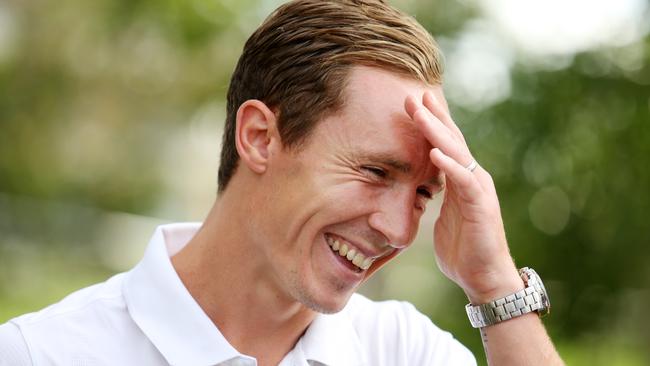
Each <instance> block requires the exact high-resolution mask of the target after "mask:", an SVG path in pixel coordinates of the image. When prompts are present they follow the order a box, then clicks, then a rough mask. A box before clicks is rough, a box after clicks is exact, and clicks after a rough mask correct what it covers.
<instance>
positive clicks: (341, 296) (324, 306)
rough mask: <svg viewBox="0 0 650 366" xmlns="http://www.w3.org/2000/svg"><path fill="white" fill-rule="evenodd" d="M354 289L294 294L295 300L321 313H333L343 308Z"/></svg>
mask: <svg viewBox="0 0 650 366" xmlns="http://www.w3.org/2000/svg"><path fill="white" fill-rule="evenodd" d="M353 293H354V291H344V290H343V289H339V291H336V292H335V293H332V292H321V293H318V294H314V293H311V294H309V293H305V292H302V293H301V294H299V295H298V296H296V298H297V300H298V301H299V302H300V303H302V304H303V305H305V306H306V307H308V308H310V309H311V310H313V311H316V312H319V313H323V314H334V313H338V312H339V311H341V310H343V308H344V307H345V305H347V303H348V301H349V300H350V297H352V294H353Z"/></svg>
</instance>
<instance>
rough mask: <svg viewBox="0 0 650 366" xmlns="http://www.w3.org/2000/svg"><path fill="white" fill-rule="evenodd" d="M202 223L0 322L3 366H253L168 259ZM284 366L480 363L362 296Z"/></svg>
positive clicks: (396, 306)
mask: <svg viewBox="0 0 650 366" xmlns="http://www.w3.org/2000/svg"><path fill="white" fill-rule="evenodd" d="M199 227H200V224H171V225H164V226H161V227H158V228H157V229H156V231H155V233H154V235H153V237H152V239H151V242H150V243H149V246H148V248H147V250H146V253H145V255H144V258H143V259H142V261H141V262H140V263H139V264H138V265H137V266H135V267H134V268H133V269H132V270H131V271H129V272H125V273H121V274H118V275H116V276H114V277H112V278H110V279H109V280H108V281H106V282H104V283H100V284H97V285H93V286H90V287H87V288H85V289H82V290H79V291H77V292H74V293H72V294H71V295H69V296H67V297H66V298H65V299H63V300H62V301H60V302H59V303H57V304H54V305H51V306H49V307H47V308H45V309H43V310H41V311H39V312H36V313H31V314H26V315H23V316H20V317H17V318H14V319H12V320H10V321H9V322H7V323H5V324H3V325H0V365H1V366H9V365H10V366H21V365H34V366H45V365H65V366H68V365H70V366H99V365H137V366H154V365H174V366H185V365H187V366H190V365H191V366H212V365H224V366H226V365H229V366H235V365H241V366H249V365H250V366H253V365H256V364H257V363H256V361H255V359H254V358H253V357H250V356H247V355H244V354H242V353H240V352H238V351H237V350H236V349H235V348H234V347H233V346H232V345H230V343H228V341H227V340H226V339H225V338H224V336H223V335H222V334H221V332H220V331H219V329H218V328H217V327H216V326H215V325H214V324H213V323H212V321H210V319H209V318H208V316H207V315H206V314H205V313H204V312H203V310H202V309H201V308H200V307H199V305H198V304H197V303H196V301H195V300H194V298H192V296H191V295H190V293H189V292H188V291H187V289H186V288H185V286H184V285H183V283H182V282H181V280H180V278H179V277H178V275H177V274H176V271H175V270H174V268H173V266H172V263H171V261H170V256H172V255H174V254H175V253H177V252H178V251H179V250H180V249H181V248H182V247H183V246H184V245H185V244H187V242H188V241H189V240H190V238H192V236H193V235H194V234H195V233H196V231H197V230H198V229H199ZM280 365H281V366H319V365H327V366H360V365H367V366H382V365H386V366H404V365H409V366H410V365H427V366H432V365H454V366H456V365H476V361H475V360H474V357H473V355H472V354H471V353H470V352H469V351H468V350H467V348H465V347H464V346H463V345H461V344H460V343H459V342H458V341H456V340H455V339H454V338H453V337H452V336H451V335H450V334H449V333H447V332H444V331H442V330H440V329H439V328H437V327H436V326H435V325H434V324H433V323H431V321H430V320H429V319H428V318H427V317H426V316H424V315H423V314H421V313H419V312H418V311H417V310H416V309H415V308H414V307H413V306H412V305H411V304H409V303H405V302H398V301H384V302H373V301H370V300H368V299H367V298H365V297H363V296H361V295H358V294H355V295H353V296H352V298H351V299H350V301H349V302H348V304H347V305H346V306H345V308H344V309H343V310H342V311H341V312H339V313H336V314H331V315H325V314H319V315H317V317H316V318H315V319H314V321H313V322H312V323H311V324H310V326H309V328H308V329H307V331H306V332H305V334H304V335H303V336H302V337H301V338H300V340H299V341H298V342H297V343H296V345H295V346H294V348H293V349H292V350H291V351H290V352H289V353H288V354H287V355H286V356H285V357H284V359H283V360H282V362H281V363H280Z"/></svg>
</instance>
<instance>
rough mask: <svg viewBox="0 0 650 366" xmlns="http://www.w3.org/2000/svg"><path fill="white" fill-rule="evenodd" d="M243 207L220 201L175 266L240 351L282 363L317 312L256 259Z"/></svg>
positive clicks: (266, 361) (225, 199)
mask: <svg viewBox="0 0 650 366" xmlns="http://www.w3.org/2000/svg"><path fill="white" fill-rule="evenodd" d="M231 201H234V202H231ZM242 207H246V203H243V202H242V201H241V200H235V199H230V198H229V197H228V195H224V196H223V197H220V198H219V199H218V200H217V202H216V203H215V205H214V206H213V208H212V210H211V212H210V214H209V215H208V217H207V219H206V221H205V222H204V224H203V227H202V228H201V230H199V232H198V233H197V234H196V235H195V236H194V238H192V240H190V242H189V243H188V244H187V245H186V246H185V247H184V248H183V249H182V250H181V251H180V252H179V253H178V254H176V255H175V256H174V257H173V258H172V264H173V265H174V268H175V269H176V272H177V273H178V275H179V277H180V278H181V280H182V281H183V283H184V285H185V287H187V289H188V290H189V292H190V294H191V295H192V297H194V299H195V300H196V301H197V302H198V304H199V305H200V306H201V308H202V309H203V311H204V312H205V313H206V314H207V315H208V317H209V318H210V319H211V320H212V322H213V323H214V324H215V325H216V326H217V327H218V328H219V331H220V332H221V333H222V334H223V335H224V337H225V338H226V339H227V340H228V341H229V342H230V343H231V344H232V345H233V346H234V347H235V348H236V349H237V350H238V351H239V352H242V353H244V354H247V355H249V356H253V357H256V358H257V360H258V364H259V365H265V364H275V365H277V364H278V363H279V362H280V361H281V360H282V358H283V357H284V356H285V355H286V354H287V353H288V352H289V351H290V350H291V349H292V348H293V346H294V345H295V343H296V342H297V341H298V339H299V338H300V336H301V335H302V333H303V332H304V331H305V329H307V327H308V326H309V324H310V323H311V321H312V320H313V319H314V317H315V315H316V314H315V312H314V311H312V310H310V309H308V308H306V307H305V306H304V305H302V304H301V303H298V302H296V301H295V300H294V299H293V298H290V297H289V296H287V295H286V294H285V293H284V291H282V289H281V288H280V287H278V286H277V285H276V284H275V283H273V278H271V277H272V276H269V274H268V273H269V272H268V271H267V268H264V265H263V261H260V260H259V259H256V254H257V252H256V250H255V246H254V241H253V239H252V238H253V235H252V233H251V231H252V230H253V229H251V224H250V217H251V216H250V215H249V211H248V210H246V209H242ZM249 207H250V206H249ZM257 257H259V255H258V256H257Z"/></svg>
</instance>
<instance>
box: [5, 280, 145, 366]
mask: <svg viewBox="0 0 650 366" xmlns="http://www.w3.org/2000/svg"><path fill="white" fill-rule="evenodd" d="M121 284H122V275H121V274H120V275H117V276H114V277H112V278H111V279H109V280H108V281H106V282H103V283H100V284H96V285H93V286H90V287H87V288H84V289H81V290H79V291H76V292H73V293H72V294H70V295H68V296H67V297H65V298H64V299H63V300H61V301H60V302H58V303H56V304H53V305H50V306H48V307H46V308H44V309H42V310H40V311H38V312H34V313H29V314H25V315H22V316H19V317H17V318H14V319H11V320H10V321H9V322H7V323H6V324H4V325H2V326H1V328H0V329H1V331H0V337H5V338H4V339H2V340H0V344H2V343H4V341H5V340H6V342H7V346H5V345H4V344H3V346H2V347H0V356H4V354H3V352H6V353H9V354H10V355H11V354H12V352H13V354H14V355H18V354H20V355H23V358H24V359H25V360H28V359H30V360H31V361H30V362H29V363H19V362H16V363H13V362H12V363H11V365H14V364H17V365H23V364H26V365H31V364H32V363H31V362H32V361H33V362H34V363H35V364H38V363H39V360H41V359H46V360H50V361H53V360H59V361H61V363H64V362H65V361H64V360H63V359H60V357H64V356H63V355H65V354H67V353H69V351H71V350H72V347H74V348H75V350H76V349H83V348H86V349H88V350H91V349H93V348H95V345H100V343H101V342H102V340H106V339H108V338H112V337H119V334H120V331H122V330H123V329H124V328H126V327H129V326H130V324H129V323H132V321H131V318H130V317H129V316H128V310H127V309H126V305H125V302H124V299H123V297H122V292H121ZM116 339H119V338H116ZM57 363H58V362H54V364H57ZM0 366H4V364H2V363H1V362H0Z"/></svg>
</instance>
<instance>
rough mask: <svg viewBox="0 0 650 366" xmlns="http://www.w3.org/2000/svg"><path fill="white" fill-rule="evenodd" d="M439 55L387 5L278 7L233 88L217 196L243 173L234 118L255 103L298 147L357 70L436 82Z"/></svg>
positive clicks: (317, 0) (247, 51) (345, 1)
mask: <svg viewBox="0 0 650 366" xmlns="http://www.w3.org/2000/svg"><path fill="white" fill-rule="evenodd" d="M440 58H441V55H440V52H439V50H438V47H437V45H436V43H435V41H434V40H433V37H431V35H430V34H429V33H428V32H427V31H426V30H425V29H424V28H423V27H422V26H421V25H420V24H418V23H417V22H416V21H415V19H413V18H412V17H410V16H408V15H406V14H404V13H402V12H400V11H399V10H397V9H395V8H393V7H391V6H390V5H388V4H386V3H385V2H384V1H381V0H338V1H335V0H296V1H291V2H289V3H287V4H284V5H282V6H280V7H279V8H278V9H277V10H276V11H275V12H273V13H272V14H271V15H270V16H269V17H268V18H267V19H266V20H265V21H264V23H263V24H262V25H261V26H260V27H259V28H258V29H257V30H256V31H255V33H253V34H252V35H251V37H250V38H249V39H248V41H247V42H246V45H245V46H244V50H243V52H242V55H241V57H240V58H239V62H238V63H237V67H236V68H235V71H234V73H233V75H232V79H231V81H230V87H229V89H228V101H227V103H228V105H227V116H226V126H225V130H224V134H223V146H222V150H221V163H220V166H219V188H218V190H219V192H222V191H223V190H224V189H225V188H226V186H227V184H228V182H229V181H230V179H231V177H232V175H233V174H234V172H235V170H236V169H237V163H238V161H239V154H238V153H237V149H236V147H235V127H236V116H237V110H238V109H239V106H240V105H241V104H242V103H244V102H245V101H246V100H249V99H258V100H261V101H263V102H264V103H265V104H266V105H267V106H269V108H271V109H273V110H274V111H275V113H276V114H277V116H278V130H279V133H280V138H281V140H282V144H283V146H284V147H286V148H294V147H298V146H300V144H301V143H302V142H304V141H305V139H306V138H307V137H308V136H309V133H310V132H311V131H312V130H313V129H314V127H315V125H316V122H317V121H319V120H320V119H322V118H323V117H325V116H326V114H327V113H332V112H335V111H337V110H339V109H340V108H341V107H342V106H343V100H342V91H343V89H344V86H345V82H346V80H347V76H348V73H349V70H350V68H351V67H352V66H354V65H364V66H376V67H379V68H382V69H385V70H388V71H391V72H395V73H398V74H401V75H404V76H406V77H409V78H413V79H416V80H419V81H422V82H424V83H427V84H430V85H435V84H439V83H441V75H442V65H441V59H440Z"/></svg>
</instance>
